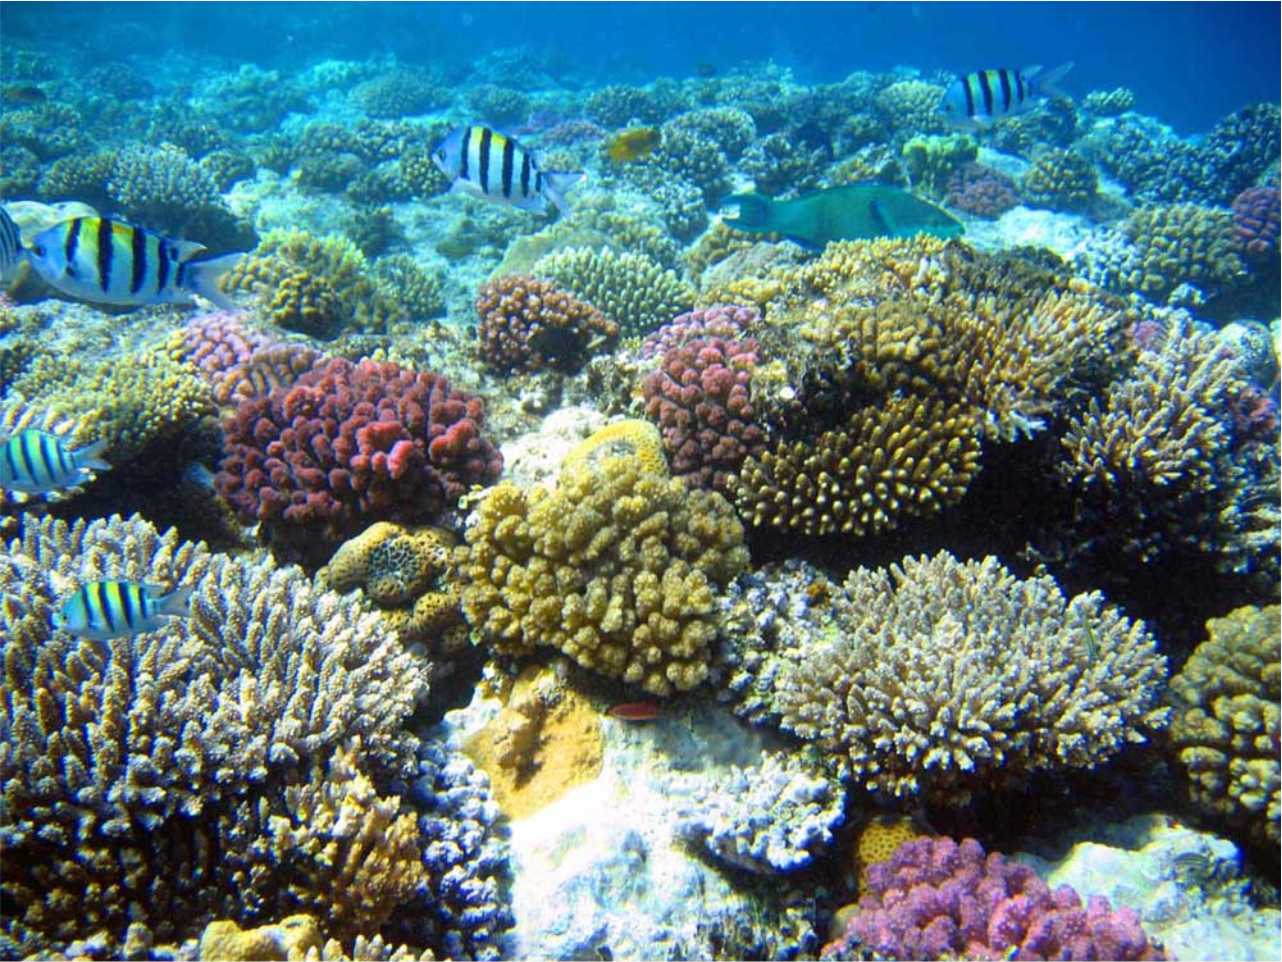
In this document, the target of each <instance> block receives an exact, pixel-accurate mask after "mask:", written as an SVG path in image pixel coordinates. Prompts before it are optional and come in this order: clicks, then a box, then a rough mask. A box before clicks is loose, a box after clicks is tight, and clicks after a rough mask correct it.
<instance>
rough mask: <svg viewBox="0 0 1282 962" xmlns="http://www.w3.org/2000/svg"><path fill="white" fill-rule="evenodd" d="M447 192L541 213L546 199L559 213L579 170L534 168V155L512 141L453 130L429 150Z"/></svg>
mask: <svg viewBox="0 0 1282 962" xmlns="http://www.w3.org/2000/svg"><path fill="white" fill-rule="evenodd" d="M432 160H433V161H435V163H436V166H437V167H439V168H440V170H441V173H443V174H444V175H445V176H446V177H448V178H450V180H451V181H453V189H454V190H459V191H465V192H467V193H470V194H474V195H475V196H477V197H487V198H489V199H490V200H497V201H499V202H500V203H504V204H509V205H511V206H512V207H519V208H521V209H522V210H532V211H537V212H539V213H542V212H543V211H545V210H547V206H548V202H549V201H550V202H551V203H552V205H553V206H554V207H556V209H557V210H558V211H560V212H561V213H562V214H568V213H569V212H570V207H569V204H568V203H567V202H566V200H565V191H567V190H569V189H570V188H571V187H573V186H574V185H575V184H577V183H578V182H579V180H580V179H581V178H582V177H583V174H582V173H580V172H577V171H575V172H570V171H553V170H540V169H539V165H538V162H537V161H535V159H534V156H533V155H532V154H531V153H530V152H529V151H528V150H526V149H525V148H524V147H522V146H521V145H520V144H519V143H517V142H516V140H515V139H513V138H511V137H509V136H507V135H506V134H501V133H499V132H498V131H497V130H491V129H490V128H489V127H484V126H481V125H479V124H469V125H468V126H466V127H459V128H457V129H455V130H454V131H452V132H451V133H450V135H449V136H448V137H446V138H445V139H444V140H443V141H441V144H440V146H439V147H437V148H436V150H434V151H433V152H432Z"/></svg>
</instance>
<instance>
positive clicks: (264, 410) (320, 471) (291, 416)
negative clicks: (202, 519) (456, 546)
mask: <svg viewBox="0 0 1282 962" xmlns="http://www.w3.org/2000/svg"><path fill="white" fill-rule="evenodd" d="M484 423H485V408H484V404H483V403H482V401H481V400H480V398H477V397H475V396H473V395H471V394H468V393H467V392H463V391H457V390H454V389H453V388H451V387H450V385H449V382H448V381H447V380H446V379H445V378H443V377H441V376H439V375H436V374H432V373H429V372H419V371H414V370H409V369H405V368H400V367H397V366H396V365H395V364H391V363H380V362H377V361H369V360H366V361H361V362H360V363H358V364H353V363H352V362H350V361H346V360H341V359H340V360H332V361H330V362H329V363H328V364H327V365H325V366H324V367H318V368H316V369H315V370H313V371H310V372H308V373H307V374H304V375H303V376H302V377H300V378H299V379H298V380H297V381H296V382H295V383H294V384H293V385H292V386H290V387H287V388H279V389H276V390H274V391H272V392H271V393H270V394H269V395H268V396H267V397H265V398H253V399H250V400H247V401H244V402H242V403H241V405H240V406H239V407H238V408H237V409H236V413H235V415H234V416H233V417H231V418H229V419H228V420H227V421H226V422H225V424H224V434H225V437H224V457H223V461H222V466H221V469H220V470H219V472H218V476H217V479H216V485H217V488H218V491H219V493H220V494H222V495H223V497H225V498H227V499H228V500H229V501H231V502H232V503H233V504H234V505H235V506H236V508H237V510H239V511H240V512H241V514H242V515H244V516H245V517H247V518H251V519H255V520H257V521H259V522H260V523H262V524H263V525H264V527H265V528H266V529H267V531H268V533H269V534H270V535H271V537H272V539H273V541H274V542H276V543H277V544H278V545H280V546H282V547H285V546H289V545H292V546H293V547H294V548H295V549H302V548H304V547H305V546H310V549H312V550H313V551H317V550H322V549H324V548H327V547H330V546H332V545H333V544H334V543H337V542H339V541H341V540H343V538H344V537H347V536H349V535H350V534H351V533H352V529H353V527H354V526H356V525H359V524H361V523H362V522H367V521H371V520H391V521H402V522H414V521H421V520H425V519H428V518H431V517H432V516H433V515H436V514H439V513H440V512H441V511H443V510H445V509H446V508H447V507H450V506H452V505H453V504H454V503H455V502H456V501H457V500H458V498H459V496H460V495H462V494H463V493H464V492H466V490H467V488H468V486H469V485H471V484H483V483H486V482H489V481H493V480H494V479H495V478H497V477H498V474H499V471H500V469H501V467H502V458H501V456H500V455H499V453H498V451H497V450H496V449H495V448H494V446H493V445H492V444H491V443H490V442H489V440H488V439H486V438H485V437H484V436H482V435H481V433H480V431H481V428H482V426H483V425H484Z"/></svg>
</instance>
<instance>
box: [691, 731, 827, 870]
mask: <svg viewBox="0 0 1282 962" xmlns="http://www.w3.org/2000/svg"><path fill="white" fill-rule="evenodd" d="M844 802H845V793H844V792H842V791H841V789H840V786H839V785H838V784H836V783H835V782H833V781H832V780H831V779H830V778H828V777H827V776H826V775H823V774H821V773H820V772H818V771H815V770H813V769H812V768H811V767H808V765H807V763H806V762H804V761H803V760H802V759H800V758H799V757H798V756H796V755H788V754H784V753H771V754H769V755H767V756H766V757H765V759H764V760H763V761H762V762H761V764H760V765H757V766H756V767H754V768H746V769H745V768H740V767H738V766H735V767H733V768H732V769H731V771H730V774H729V776H728V777H727V778H726V781H725V784H724V785H723V786H722V787H721V790H720V791H718V792H716V793H709V794H708V795H706V796H705V797H703V798H701V799H699V800H698V802H696V803H695V804H693V805H688V806H686V807H685V808H684V809H683V810H682V812H681V814H680V815H679V820H678V822H677V824H676V828H675V832H676V835H677V837H678V838H681V839H683V840H685V841H686V842H688V843H690V844H692V845H698V846H702V847H703V848H704V849H706V850H707V851H708V852H709V853H711V854H712V856H713V857H714V858H717V859H719V860H721V861H724V862H726V863H727V864H729V865H732V866H734V867H736V868H741V869H746V870H748V871H749V872H754V873H758V874H765V875H774V874H777V873H785V872H792V871H796V870H797V869H800V868H804V867H805V866H807V865H810V864H811V863H812V862H813V861H814V859H815V857H816V856H817V855H820V854H822V853H823V851H824V850H825V849H826V848H827V847H828V846H829V845H830V844H831V843H832V837H833V832H834V831H835V830H836V829H837V828H838V827H839V826H840V825H841V823H842V822H843V821H844V814H843V812H842V807H843V804H844Z"/></svg>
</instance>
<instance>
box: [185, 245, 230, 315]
mask: <svg viewBox="0 0 1282 962" xmlns="http://www.w3.org/2000/svg"><path fill="white" fill-rule="evenodd" d="M244 256H245V255H244V254H243V253H237V254H224V255H223V256H222V257H215V258H213V259H212V260H207V261H195V262H192V261H188V262H187V263H186V265H185V266H186V268H187V269H186V280H187V283H186V288H187V290H189V291H191V292H192V293H193V294H199V295H200V296H201V297H203V298H205V299H206V300H210V301H213V302H214V303H215V304H217V305H218V306H219V307H221V308H222V309H223V310H225V311H234V310H235V309H236V302H235V301H233V300H232V299H231V298H230V297H228V296H227V295H226V294H224V293H223V292H222V291H221V290H220V289H219V287H218V278H220V277H222V276H223V275H224V274H226V273H227V272H228V271H229V270H231V269H232V268H233V267H235V266H236V264H237V263H238V262H239V261H240V259H241V258H242V257H244Z"/></svg>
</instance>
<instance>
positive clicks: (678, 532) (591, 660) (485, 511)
mask: <svg viewBox="0 0 1282 962" xmlns="http://www.w3.org/2000/svg"><path fill="white" fill-rule="evenodd" d="M466 537H467V546H468V547H467V551H466V553H465V555H464V557H463V560H462V562H461V567H462V571H463V574H464V578H465V585H464V588H463V611H464V613H465V614H466V615H467V619H468V621H469V623H470V624H471V625H472V627H473V629H474V630H475V631H476V633H477V636H478V637H479V638H480V640H481V641H482V642H484V643H485V644H487V645H490V646H492V648H493V650H494V651H495V652H496V653H499V654H504V655H511V656H522V655H528V654H530V653H532V652H533V651H534V650H535V648H537V647H552V648H558V649H560V650H561V651H562V652H564V653H565V654H566V655H568V656H569V657H570V658H572V659H573V660H574V661H576V662H578V663H579V664H580V665H582V666H584V667H585V668H589V669H591V670H593V671H596V672H599V673H601V674H604V675H607V676H609V677H612V678H620V679H622V680H623V681H625V682H627V683H629V684H634V685H637V686H639V687H640V688H642V689H643V690H645V691H647V692H649V693H651V694H653V695H660V696H663V695H669V694H671V693H672V692H673V691H684V690H687V689H690V688H693V687H695V686H696V685H698V684H699V683H700V682H702V681H703V680H704V678H705V677H706V676H707V672H708V661H709V659H710V657H711V654H710V649H711V644H712V641H713V639H714V638H715V636H716V620H715V619H716V600H715V589H716V588H717V587H719V586H723V585H725V584H726V583H727V582H728V581H729V580H730V579H731V578H733V577H734V576H735V575H736V574H737V573H738V572H739V571H740V570H742V569H743V568H744V567H745V566H746V564H747V561H748V557H747V550H746V549H745V548H744V547H743V528H742V526H741V525H740V524H739V522H738V521H736V520H735V518H734V514H733V512H732V510H731V508H730V505H729V504H727V503H726V501H725V499H724V498H722V497H721V496H720V495H718V494H715V493H711V492H705V491H693V492H691V491H688V490H687V489H686V486H685V485H684V484H683V483H682V482H681V481H679V480H677V479H675V478H668V477H666V476H664V475H662V474H658V473H655V472H653V471H649V470H646V469H645V468H644V467H643V466H642V463H641V461H640V460H639V459H638V458H635V457H611V458H605V459H604V460H602V461H601V462H600V464H599V466H594V465H593V464H592V463H591V462H588V461H579V462H576V463H575V464H574V465H572V466H570V467H568V468H566V469H565V470H563V472H562V474H561V477H560V479H559V482H558V484H557V487H556V490H555V491H552V492H549V491H547V490H546V489H543V488H534V489H532V490H522V489H521V488H518V487H516V486H515V485H512V484H500V485H499V486H497V487H495V488H493V489H491V491H490V492H489V493H488V494H487V495H486V497H485V498H484V500H482V501H481V502H480V504H479V505H478V507H477V514H476V522H475V524H473V525H471V526H470V527H469V528H468V530H467V535H466Z"/></svg>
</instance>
